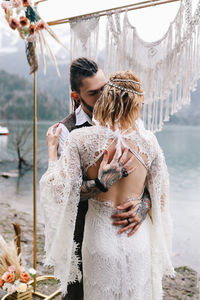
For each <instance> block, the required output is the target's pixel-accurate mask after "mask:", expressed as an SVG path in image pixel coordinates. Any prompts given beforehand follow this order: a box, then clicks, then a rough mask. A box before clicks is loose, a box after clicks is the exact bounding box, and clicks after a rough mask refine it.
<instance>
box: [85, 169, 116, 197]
mask: <svg viewBox="0 0 200 300" xmlns="http://www.w3.org/2000/svg"><path fill="white" fill-rule="evenodd" d="M99 173H100V174H99V175H98V178H99V180H100V181H101V184H103V186H104V187H105V188H108V189H109V188H110V187H111V186H112V185H113V184H114V183H115V182H117V181H118V180H119V179H120V178H121V172H119V170H118V169H117V168H112V169H108V170H101V171H100V172H99ZM99 193H101V191H100V190H99V188H98V187H97V186H96V184H95V181H94V180H84V181H83V183H82V186H81V195H80V199H81V201H85V200H87V199H89V198H91V197H93V196H95V195H97V194H99Z"/></svg>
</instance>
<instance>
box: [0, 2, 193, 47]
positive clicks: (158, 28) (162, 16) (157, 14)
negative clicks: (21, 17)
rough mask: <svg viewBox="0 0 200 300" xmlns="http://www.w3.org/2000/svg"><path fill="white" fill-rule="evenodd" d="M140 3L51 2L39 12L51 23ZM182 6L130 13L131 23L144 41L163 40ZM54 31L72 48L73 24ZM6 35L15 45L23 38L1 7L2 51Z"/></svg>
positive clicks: (40, 5)
mask: <svg viewBox="0 0 200 300" xmlns="http://www.w3.org/2000/svg"><path fill="white" fill-rule="evenodd" d="M0 2H1V0H0ZM137 2H141V0H140V1H139V0H137V1H133V0H83V1H80V0H72V1H69V0H48V1H46V2H42V3H40V4H39V5H38V11H39V13H40V15H41V17H42V18H43V19H44V20H45V21H46V22H47V21H53V20H57V19H62V18H66V17H72V16H77V15H80V14H85V13H90V12H94V11H98V10H103V9H108V8H114V7H119V6H122V5H127V4H131V3H137ZM197 2H198V0H192V3H193V10H194V9H195V8H196V4H197ZM179 6H180V1H177V2H174V3H168V4H163V5H159V6H155V7H151V8H145V9H139V10H135V11H130V12H129V20H130V22H131V24H132V25H133V26H135V27H136V28H137V32H138V34H139V35H140V37H141V38H142V39H143V40H145V41H156V40H158V39H160V38H162V36H163V35H164V34H165V32H166V31H167V29H168V27H169V24H170V22H171V21H173V20H174V18H175V16H176V14H177V12H178V8H179ZM102 19H103V18H102ZM104 19H105V18H104ZM52 29H53V30H54V31H55V32H56V34H57V35H58V36H59V37H60V39H62V41H63V42H64V43H65V44H66V46H67V47H69V43H70V39H69V24H65V25H57V26H52ZM2 32H4V34H6V32H7V34H9V36H10V34H12V37H13V39H12V43H13V44H14V40H16V39H19V35H18V32H14V31H12V30H11V29H10V28H9V26H8V24H6V21H5V19H4V17H3V10H2V9H1V8H0V52H1V51H2V50H4V49H2V47H3V45H2V43H1V33H2ZM100 34H102V32H100ZM49 42H50V44H51V43H52V42H53V41H52V39H50V40H49ZM53 45H54V51H55V52H57V50H58V49H59V48H60V46H59V45H58V44H55V43H54V44H53ZM11 47H12V45H11Z"/></svg>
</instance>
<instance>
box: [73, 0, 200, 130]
mask: <svg viewBox="0 0 200 300" xmlns="http://www.w3.org/2000/svg"><path fill="white" fill-rule="evenodd" d="M122 18H123V22H122ZM70 27H71V53H72V57H71V60H72V59H74V58H77V57H80V56H87V57H90V58H92V59H94V60H96V61H97V58H98V33H99V17H98V15H96V16H94V17H91V18H87V19H81V20H80V19H78V20H76V21H73V22H71V24H70ZM105 37H106V38H105V51H104V71H105V73H106V75H107V76H109V74H110V73H112V72H115V71H119V70H127V69H129V70H132V71H133V72H134V73H135V74H137V75H138V76H139V77H140V79H141V81H142V83H143V87H144V90H145V102H144V105H143V110H142V119H143V121H144V125H145V127H146V128H147V129H149V130H151V131H159V130H161V129H162V125H163V122H164V121H168V120H169V116H170V115H173V114H174V113H175V112H177V111H178V110H180V109H181V107H182V105H184V104H189V103H190V91H194V90H195V88H196V84H197V80H198V79H199V77H200V51H199V50H198V49H199V46H200V39H199V38H200V0H199V1H198V4H197V7H196V10H195V12H194V14H193V15H192V0H184V1H182V2H181V4H180V8H179V10H178V13H177V15H176V17H175V19H174V21H173V22H171V23H170V26H169V28H168V30H167V32H166V33H165V35H164V36H163V37H162V38H161V39H160V40H158V41H155V42H146V41H144V40H142V39H141V38H140V37H139V35H138V33H137V30H136V28H135V27H133V26H132V25H131V23H130V21H129V17H128V12H126V13H125V14H122V13H120V11H115V12H114V13H113V12H112V11H110V13H108V14H107V25H106V34H105ZM101 46H102V41H101Z"/></svg>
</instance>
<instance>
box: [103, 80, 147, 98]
mask: <svg viewBox="0 0 200 300" xmlns="http://www.w3.org/2000/svg"><path fill="white" fill-rule="evenodd" d="M113 82H133V83H136V84H138V85H140V86H141V83H140V82H139V81H135V80H131V79H113V78H112V79H110V80H109V81H108V82H107V84H108V85H110V86H113V87H115V88H117V89H120V90H122V91H125V92H131V93H134V94H137V95H140V96H142V95H144V92H138V91H136V90H134V89H127V88H124V87H122V86H119V85H117V84H114V83H113Z"/></svg>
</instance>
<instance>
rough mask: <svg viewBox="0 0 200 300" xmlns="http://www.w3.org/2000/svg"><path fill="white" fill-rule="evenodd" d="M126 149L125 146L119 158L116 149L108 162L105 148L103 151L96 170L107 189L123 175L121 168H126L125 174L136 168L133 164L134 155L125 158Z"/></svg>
mask: <svg viewBox="0 0 200 300" xmlns="http://www.w3.org/2000/svg"><path fill="white" fill-rule="evenodd" d="M128 151H129V150H128V149H127V148H125V149H124V150H123V152H122V155H121V156H120V157H119V158H118V155H117V151H115V154H114V156H113V158H112V160H111V162H110V163H108V160H109V153H108V151H107V150H105V151H104V156H103V160H102V162H101V164H100V167H99V171H98V179H99V180H100V182H101V184H102V185H103V186H104V187H105V188H108V189H109V188H110V187H111V186H112V185H113V184H114V183H115V182H117V181H118V180H119V179H121V178H122V177H123V170H126V173H127V175H129V174H131V173H132V172H134V171H135V170H136V168H137V167H135V166H134V165H133V161H134V159H135V157H134V155H132V156H131V158H129V159H128V160H127V154H128Z"/></svg>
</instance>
